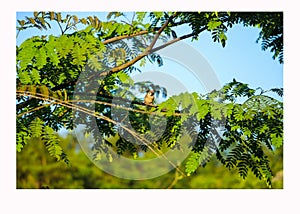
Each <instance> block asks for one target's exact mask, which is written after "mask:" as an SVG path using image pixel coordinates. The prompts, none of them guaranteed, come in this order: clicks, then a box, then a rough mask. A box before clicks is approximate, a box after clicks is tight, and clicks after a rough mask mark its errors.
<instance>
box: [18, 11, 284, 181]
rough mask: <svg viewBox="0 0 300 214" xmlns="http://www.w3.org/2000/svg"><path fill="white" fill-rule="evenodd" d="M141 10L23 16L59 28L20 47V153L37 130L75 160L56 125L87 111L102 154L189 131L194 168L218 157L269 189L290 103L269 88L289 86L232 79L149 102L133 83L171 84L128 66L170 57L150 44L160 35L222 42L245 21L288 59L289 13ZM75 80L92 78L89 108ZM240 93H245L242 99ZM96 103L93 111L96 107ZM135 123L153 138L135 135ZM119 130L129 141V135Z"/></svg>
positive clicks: (189, 165) (85, 88) (29, 23)
mask: <svg viewBox="0 0 300 214" xmlns="http://www.w3.org/2000/svg"><path fill="white" fill-rule="evenodd" d="M252 15H253V16H252ZM134 17H135V18H134V19H132V22H131V23H127V22H126V21H124V20H123V21H120V19H122V18H124V14H123V13H120V12H112V13H109V15H108V18H109V20H105V21H102V20H99V19H98V18H97V17H92V16H89V17H87V18H82V19H78V17H77V16H74V15H67V16H66V17H63V16H62V15H61V14H60V13H55V12H35V13H34V14H33V17H26V19H25V20H18V23H19V26H18V27H17V29H18V31H22V30H25V29H27V28H32V27H34V28H38V29H44V30H47V29H49V28H50V27H52V21H56V23H57V24H58V26H59V29H60V31H61V35H59V36H53V35H46V36H41V37H39V36H32V37H31V38H28V39H27V40H25V41H24V42H23V43H22V44H21V45H20V46H18V47H17V48H16V53H17V56H16V69H17V77H16V82H17V98H16V106H17V118H16V120H17V133H16V135H17V136H16V139H17V145H16V146H17V151H18V152H20V151H22V150H23V149H24V146H25V145H26V144H28V141H29V139H30V137H32V138H36V139H37V138H38V139H40V140H41V141H42V142H43V143H44V145H45V148H46V150H47V151H48V152H49V154H50V156H52V157H54V158H55V159H57V160H62V161H64V162H66V163H67V164H68V163H69V159H68V157H67V155H66V153H65V152H64V151H65V150H64V149H63V147H62V146H61V141H60V139H59V137H58V136H57V134H56V132H57V131H58V130H60V129H61V128H62V127H64V128H66V129H68V130H73V129H74V128H76V127H75V126H76V125H75V124H79V123H80V122H84V121H83V118H86V119H87V120H86V121H85V123H86V125H87V127H86V130H85V132H87V133H89V134H91V135H92V136H94V138H95V142H96V143H95V145H93V146H92V150H93V152H94V159H95V160H99V159H101V158H107V159H108V160H109V161H110V162H112V161H114V159H115V158H117V157H116V156H114V155H113V154H111V153H110V152H108V148H112V149H113V150H114V151H116V152H117V154H119V155H126V156H127V157H133V158H137V152H138V151H140V150H142V151H144V152H148V153H151V152H149V151H150V150H151V149H152V150H153V149H155V150H160V151H166V150H169V149H181V146H182V145H180V143H179V142H180V141H179V139H181V138H182V136H183V135H188V137H189V138H190V139H191V140H192V142H193V143H191V144H190V145H189V146H190V148H191V149H192V153H191V155H190V156H189V157H188V159H187V162H186V164H185V165H184V166H185V171H186V173H187V174H189V175H191V174H192V173H194V172H197V170H198V168H199V166H201V167H203V166H205V165H206V163H207V162H208V161H209V160H210V159H211V158H213V157H214V155H215V157H216V158H217V160H218V161H219V163H221V164H222V165H223V166H225V167H227V168H228V169H230V170H231V169H235V170H237V171H238V173H239V175H240V176H241V177H242V178H243V179H246V178H247V176H248V174H249V173H250V172H251V173H253V174H254V175H255V176H256V177H257V178H259V179H261V180H263V181H265V183H266V185H267V186H268V187H271V181H272V176H273V175H272V171H271V167H270V161H269V157H268V156H267V154H269V153H268V151H274V150H275V151H276V149H280V148H281V147H282V144H283V103H282V102H281V101H279V100H276V99H274V98H271V97H269V96H267V95H266V92H273V93H275V94H277V95H279V96H282V95H283V89H277V88H275V89H270V90H269V91H263V90H262V89H252V88H249V86H248V85H247V84H245V83H240V82H237V81H236V80H235V79H233V81H232V82H230V83H228V84H226V85H225V86H223V88H221V89H220V90H218V91H212V92H210V93H208V94H206V95H199V94H196V93H192V94H191V93H188V92H186V93H182V94H180V95H177V96H173V97H169V98H168V99H167V100H166V101H164V102H162V103H160V104H158V105H157V106H145V104H143V103H142V102H141V100H139V99H138V98H137V97H136V96H135V94H134V93H133V92H132V91H134V90H135V91H138V92H140V93H143V94H144V93H145V91H146V89H147V88H152V89H154V90H155V92H156V95H158V94H159V93H162V95H163V97H166V96H167V89H165V88H162V87H160V86H157V85H154V84H153V83H151V82H143V83H134V81H133V80H132V79H131V76H130V74H131V72H132V71H134V70H137V68H136V67H135V66H134V65H135V63H138V64H140V65H145V64H146V63H147V62H151V63H153V62H154V63H157V65H158V66H162V65H163V59H162V58H161V56H159V55H158V54H157V53H156V52H151V50H150V49H151V47H152V46H151V45H149V44H153V47H155V48H157V47H156V46H155V43H156V40H155V38H157V37H160V38H161V40H162V41H163V42H165V45H166V46H167V45H168V44H172V42H174V41H175V40H173V39H174V38H176V41H180V40H182V39H183V38H192V39H198V38H199V36H200V34H201V33H202V32H204V31H208V32H209V33H211V36H212V40H213V41H215V42H220V43H221V45H222V46H223V47H224V46H225V45H226V40H227V36H226V33H227V31H228V30H229V29H230V28H231V27H232V26H233V25H234V24H238V23H242V24H244V25H245V26H257V27H259V28H260V29H261V33H260V35H259V40H262V48H263V49H268V48H270V49H271V52H273V53H274V58H279V61H280V62H283V54H282V52H283V44H282V37H283V33H282V22H280V20H281V21H282V13H257V14H248V13H227V12H203V13H202V12H200V13H198V12H197V13H196V12H177V13H173V12H150V13H145V12H139V13H137V14H136V16H134ZM267 18H268V19H267ZM149 20H150V23H149ZM278 20H279V21H278ZM127 21H128V20H127ZM165 24H166V25H165ZM181 25H188V26H189V27H190V30H191V32H189V33H187V34H186V35H183V36H180V35H177V33H176V32H175V30H176V27H177V26H181ZM78 26H83V27H82V29H77V27H78ZM162 26H164V27H162ZM140 36H143V38H142V39H139V38H140ZM126 40H127V41H126ZM167 42H169V43H167ZM153 47H152V48H153ZM163 47H164V46H159V48H163ZM95 71H99V72H100V74H96V72H95ZM80 75H84V76H85V77H86V82H85V83H78V82H77V81H78V78H79V76H80ZM97 75H100V76H101V75H103V76H105V78H102V79H101V78H100V77H99V76H97ZM77 84H85V85H80V87H79V88H80V90H81V91H80V92H82V93H84V94H86V97H84V100H83V101H82V102H83V103H84V104H83V105H81V106H78V105H77V104H76V102H74V101H75V100H76V97H74V91H75V87H76V86H78V85H77ZM93 84H98V85H99V89H98V91H95V90H90V89H89V88H90V86H93ZM95 98H96V99H95ZM240 98H243V100H244V99H246V101H243V102H238V100H239V99H240ZM91 104H93V105H94V108H93V111H91V110H90V109H89V106H90V105H91ZM74 110H76V114H73V113H72V112H73V111H74ZM116 113H118V114H116ZM113 115H118V117H119V118H114V117H113ZM150 115H151V123H152V124H150V122H149V121H150V120H149V118H150ZM161 117H164V118H166V121H167V124H166V125H165V124H161V123H160V122H159V121H160V118H161ZM124 118H128V120H124ZM91 119H95V121H96V124H97V125H98V128H99V131H100V136H99V134H98V130H96V129H93V128H91V127H93V121H94V120H91ZM73 121H76V123H73ZM151 125H152V126H155V127H156V128H158V129H161V130H164V133H163V134H162V136H161V138H160V139H156V138H155V136H154V134H153V133H151V132H149V130H150V128H151ZM129 127H132V128H134V130H135V132H137V133H139V134H143V135H144V136H145V138H140V137H138V135H137V134H133V133H131V132H130V130H129ZM119 132H122V133H124V134H127V135H128V136H130V137H129V138H130V139H126V140H124V139H122V138H121V137H120V136H119V134H118V133H119ZM112 139H114V140H112ZM146 139H147V140H146ZM151 157H153V154H152V156H151Z"/></svg>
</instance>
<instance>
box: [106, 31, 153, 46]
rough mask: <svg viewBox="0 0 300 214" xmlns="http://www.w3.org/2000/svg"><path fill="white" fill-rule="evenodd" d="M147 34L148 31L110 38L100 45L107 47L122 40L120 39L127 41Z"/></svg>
mask: <svg viewBox="0 0 300 214" xmlns="http://www.w3.org/2000/svg"><path fill="white" fill-rule="evenodd" d="M147 33H149V31H148V30H142V31H140V32H137V33H134V34H130V35H123V36H117V37H113V38H110V39H107V40H105V41H103V42H102V43H103V44H104V45H107V44H109V43H112V42H116V41H119V40H122V39H127V38H131V37H135V36H141V35H144V34H147Z"/></svg>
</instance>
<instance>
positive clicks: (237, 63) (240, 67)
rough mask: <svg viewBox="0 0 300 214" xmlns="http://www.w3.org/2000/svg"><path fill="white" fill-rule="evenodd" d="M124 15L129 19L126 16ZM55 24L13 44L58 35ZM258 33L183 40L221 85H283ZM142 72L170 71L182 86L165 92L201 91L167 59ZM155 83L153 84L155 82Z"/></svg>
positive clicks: (237, 29) (239, 29)
mask: <svg viewBox="0 0 300 214" xmlns="http://www.w3.org/2000/svg"><path fill="white" fill-rule="evenodd" d="M72 14H75V15H77V16H78V17H87V16H89V15H96V16H98V17H99V18H100V19H103V18H104V19H105V20H106V18H105V17H106V14H107V13H92V12H90V13H83V12H80V13H74V12H73V13H72ZM25 16H29V17H30V16H32V13H28V12H27V13H17V19H23V18H24V17H25ZM128 18H130V16H129V15H128ZM55 24H56V23H53V28H52V29H51V30H49V31H39V30H37V29H34V30H25V31H21V32H20V34H19V36H18V38H17V45H19V44H21V42H23V41H24V40H25V39H26V38H28V37H31V36H33V35H36V34H56V35H57V34H59V28H58V26H57V25H55ZM176 32H177V35H178V36H180V35H184V34H187V33H190V32H191V30H190V29H189V27H187V26H186V27H181V28H179V29H177V31H176ZM258 35H259V29H258V28H253V27H243V26H241V25H236V26H234V27H233V28H231V29H229V30H228V33H227V38H228V40H227V42H226V46H225V48H223V47H222V46H221V44H219V43H214V42H212V39H211V35H210V34H209V33H208V32H203V33H202V34H201V35H200V37H199V40H198V41H192V42H191V39H186V40H184V42H185V43H186V44H188V45H191V46H192V47H194V48H195V49H196V50H197V51H198V52H199V53H200V54H201V55H202V56H203V57H204V58H205V59H206V60H207V62H208V63H209V65H210V66H211V67H212V69H213V70H214V72H215V74H216V76H217V78H218V81H219V82H220V85H224V84H226V83H228V82H230V81H232V79H233V78H235V79H236V80H237V81H241V82H244V83H247V84H249V86H250V87H253V88H257V87H262V88H263V89H265V90H267V89H270V88H274V87H283V65H281V64H279V62H278V60H273V59H272V54H271V53H270V52H269V51H268V50H267V51H262V50H261V45H260V43H256V39H257V38H258ZM143 71H145V72H144V73H146V72H147V71H157V72H163V73H166V74H170V75H172V76H173V77H174V78H175V79H177V80H178V81H179V82H180V83H181V84H182V85H183V86H184V87H181V89H180V87H177V85H174V86H173V88H170V87H169V88H167V90H168V91H169V92H170V93H169V94H178V93H179V92H183V91H184V90H188V91H190V92H192V91H196V92H200V93H204V92H205V90H204V89H203V85H199V82H198V81H196V80H195V78H193V77H192V76H191V75H189V71H188V70H186V68H184V67H182V66H181V65H179V64H178V63H177V64H176V63H174V62H172V61H170V60H167V59H164V66H162V67H158V66H155V65H148V66H146V67H145V68H143ZM196 72H197V71H196ZM154 75H155V74H154ZM148 77H149V75H148V76H145V78H148ZM140 79H141V78H140ZM157 79H159V78H157V77H156V78H154V80H153V81H155V80H157ZM145 80H149V79H145ZM158 82H159V81H158ZM158 82H156V83H157V84H158ZM162 84H163V83H162Z"/></svg>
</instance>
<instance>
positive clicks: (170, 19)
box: [149, 12, 178, 50]
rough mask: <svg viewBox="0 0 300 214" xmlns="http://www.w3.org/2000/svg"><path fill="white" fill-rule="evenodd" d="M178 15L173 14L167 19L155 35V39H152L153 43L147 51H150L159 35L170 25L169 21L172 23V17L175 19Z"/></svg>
mask: <svg viewBox="0 0 300 214" xmlns="http://www.w3.org/2000/svg"><path fill="white" fill-rule="evenodd" d="M177 15H178V14H177V12H175V13H174V14H173V15H172V16H170V17H169V19H168V20H167V21H166V22H165V24H164V25H163V26H162V27H161V28H160V29H159V30H158V32H157V33H156V34H155V37H154V39H153V41H152V42H151V44H150V46H149V50H152V49H153V47H154V45H155V43H156V42H157V40H158V38H159V36H160V34H161V33H162V32H163V30H164V29H165V28H166V27H167V26H168V24H169V23H170V21H172V19H173V18H174V17H176V16H177Z"/></svg>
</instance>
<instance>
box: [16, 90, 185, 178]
mask: <svg viewBox="0 0 300 214" xmlns="http://www.w3.org/2000/svg"><path fill="white" fill-rule="evenodd" d="M17 93H19V95H20V96H24V94H25V93H26V95H27V96H32V97H34V98H36V99H41V100H43V101H47V102H52V101H53V100H54V101H57V102H58V104H59V105H61V106H65V107H67V108H71V109H75V110H77V111H81V112H83V113H86V114H88V115H91V116H94V117H96V118H99V119H103V120H106V121H108V122H110V123H113V124H115V125H118V126H120V127H121V128H123V129H124V130H126V131H127V132H128V133H130V134H131V135H133V136H134V137H135V138H136V139H138V140H139V141H140V142H141V143H142V144H143V145H145V146H147V148H148V149H149V150H150V151H152V152H153V153H154V154H155V155H156V156H157V157H163V158H164V159H166V160H167V161H168V163H169V164H170V165H171V166H173V167H174V168H176V169H178V171H179V172H180V173H181V174H182V175H183V176H185V174H184V173H183V172H182V171H181V170H180V169H179V168H178V166H176V165H175V164H174V163H173V162H172V161H170V160H169V159H168V158H167V157H166V156H165V155H164V153H163V152H161V151H160V150H158V151H155V150H154V149H153V148H152V147H151V146H150V145H151V144H152V142H150V141H148V140H147V139H145V138H143V137H141V136H139V135H137V134H136V133H135V132H133V131H132V130H131V129H129V128H127V127H126V126H123V125H122V124H120V123H119V122H116V121H114V120H112V119H110V118H109V117H106V116H103V115H100V113H98V112H94V111H92V110H89V109H86V108H84V107H82V106H78V105H75V104H72V103H70V102H69V101H63V100H60V99H57V98H55V97H51V96H47V95H44V94H40V93H31V92H28V91H17ZM37 95H38V96H37ZM72 101H73V100H72ZM77 102H78V101H77Z"/></svg>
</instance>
